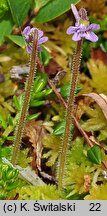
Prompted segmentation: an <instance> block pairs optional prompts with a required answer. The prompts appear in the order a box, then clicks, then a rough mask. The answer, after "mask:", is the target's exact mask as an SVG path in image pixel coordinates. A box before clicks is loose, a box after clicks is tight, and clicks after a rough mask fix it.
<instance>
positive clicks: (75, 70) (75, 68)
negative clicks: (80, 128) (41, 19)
mask: <svg viewBox="0 0 107 216" xmlns="http://www.w3.org/2000/svg"><path fill="white" fill-rule="evenodd" d="M82 42H83V41H82V40H80V41H78V43H77V47H76V50H75V53H74V57H73V64H72V82H71V88H70V94H69V98H68V106H67V110H66V119H65V131H64V135H63V141H62V146H61V152H60V156H59V167H58V187H59V189H61V188H62V187H63V177H64V171H65V162H66V154H67V149H68V145H69V142H70V140H71V125H72V124H73V119H72V116H71V113H73V111H74V103H75V91H76V86H77V81H78V74H79V68H80V63H81V54H82Z"/></svg>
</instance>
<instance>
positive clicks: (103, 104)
mask: <svg viewBox="0 0 107 216" xmlns="http://www.w3.org/2000/svg"><path fill="white" fill-rule="evenodd" d="M83 96H88V97H91V98H92V99H94V100H95V101H96V103H97V104H98V105H99V106H100V108H101V110H102V112H103V114H104V116H105V118H106V119H107V96H106V95H104V94H103V96H102V95H101V94H100V95H98V94H96V93H89V94H83ZM103 97H105V98H106V100H105V99H104V98H103Z"/></svg>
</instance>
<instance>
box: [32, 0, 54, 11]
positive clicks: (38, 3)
mask: <svg viewBox="0 0 107 216" xmlns="http://www.w3.org/2000/svg"><path fill="white" fill-rule="evenodd" d="M49 1H52V0H36V2H35V3H36V10H37V11H38V10H39V9H40V8H42V7H43V6H45V5H46V4H47V3H48V2H49Z"/></svg>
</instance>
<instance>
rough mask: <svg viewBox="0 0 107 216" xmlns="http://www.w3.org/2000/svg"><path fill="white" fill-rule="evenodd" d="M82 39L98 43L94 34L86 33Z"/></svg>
mask: <svg viewBox="0 0 107 216" xmlns="http://www.w3.org/2000/svg"><path fill="white" fill-rule="evenodd" d="M84 37H85V38H86V39H87V40H90V41H92V42H96V41H98V36H97V35H96V34H95V33H94V32H87V33H85V35H84Z"/></svg>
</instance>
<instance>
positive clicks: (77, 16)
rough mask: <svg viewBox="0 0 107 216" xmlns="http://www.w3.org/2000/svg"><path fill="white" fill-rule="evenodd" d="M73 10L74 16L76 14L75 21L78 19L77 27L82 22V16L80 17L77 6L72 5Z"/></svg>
mask: <svg viewBox="0 0 107 216" xmlns="http://www.w3.org/2000/svg"><path fill="white" fill-rule="evenodd" d="M71 9H72V12H73V14H74V17H75V19H76V24H75V25H76V26H77V25H78V24H79V21H80V16H79V13H78V11H77V9H76V7H75V5H74V4H71Z"/></svg>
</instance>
